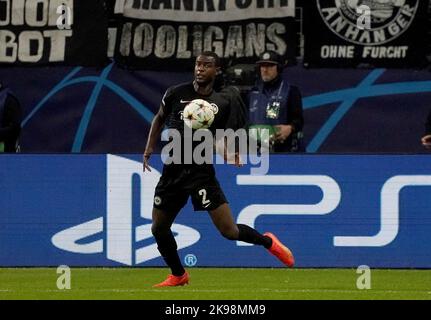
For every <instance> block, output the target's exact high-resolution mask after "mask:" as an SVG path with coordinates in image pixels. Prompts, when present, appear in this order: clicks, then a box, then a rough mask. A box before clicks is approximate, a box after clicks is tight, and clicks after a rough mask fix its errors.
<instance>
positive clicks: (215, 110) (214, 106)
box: [210, 103, 219, 114]
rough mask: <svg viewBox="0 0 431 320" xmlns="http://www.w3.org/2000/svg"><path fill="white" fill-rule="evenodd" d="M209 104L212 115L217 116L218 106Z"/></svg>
mask: <svg viewBox="0 0 431 320" xmlns="http://www.w3.org/2000/svg"><path fill="white" fill-rule="evenodd" d="M210 104H211V107H212V109H213V112H214V114H217V113H218V110H219V109H218V105H216V104H215V103H210Z"/></svg>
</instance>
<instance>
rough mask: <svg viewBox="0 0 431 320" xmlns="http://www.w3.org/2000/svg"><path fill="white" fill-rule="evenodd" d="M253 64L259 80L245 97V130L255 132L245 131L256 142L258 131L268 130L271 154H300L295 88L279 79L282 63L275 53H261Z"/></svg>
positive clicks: (300, 117)
mask: <svg viewBox="0 0 431 320" xmlns="http://www.w3.org/2000/svg"><path fill="white" fill-rule="evenodd" d="M256 64H257V68H258V75H259V77H258V80H257V82H256V86H255V87H254V88H252V89H251V91H250V93H249V97H248V111H249V117H248V121H249V123H248V124H249V129H256V130H250V131H249V132H250V137H253V138H255V139H257V140H258V142H260V139H261V137H260V130H261V129H269V133H270V137H269V139H270V140H269V146H270V151H271V152H300V151H303V148H302V146H301V138H302V128H303V126H304V118H303V110H302V97H301V92H300V90H299V88H298V87H296V86H294V85H291V84H290V83H288V82H287V81H286V79H284V78H283V77H282V73H283V68H284V65H285V64H284V63H283V61H282V57H281V56H280V55H279V54H277V53H276V52H274V51H267V52H264V53H263V54H262V55H261V56H260V59H259V60H258V61H257V62H256ZM253 132H254V134H253ZM256 135H257V136H256Z"/></svg>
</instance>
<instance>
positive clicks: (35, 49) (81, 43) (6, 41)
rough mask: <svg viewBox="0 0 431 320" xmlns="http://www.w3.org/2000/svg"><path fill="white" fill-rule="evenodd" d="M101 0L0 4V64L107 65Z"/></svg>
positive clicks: (3, 0)
mask: <svg viewBox="0 0 431 320" xmlns="http://www.w3.org/2000/svg"><path fill="white" fill-rule="evenodd" d="M107 22H108V17H107V10H106V6H105V1H103V0H91V1H84V0H0V64H2V65H27V66H32V65H38V66H40V65H52V64H56V65H82V66H100V65H103V64H105V63H106V62H107V57H106V52H107V30H108V29H107Z"/></svg>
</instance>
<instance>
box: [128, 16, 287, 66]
mask: <svg viewBox="0 0 431 320" xmlns="http://www.w3.org/2000/svg"><path fill="white" fill-rule="evenodd" d="M286 32H287V30H286V26H285V25H283V24H282V23H278V22H274V23H271V24H269V25H265V24H263V23H259V24H256V23H250V24H247V25H245V26H242V25H231V26H229V28H228V30H226V33H225V32H224V31H223V29H222V28H220V27H217V26H208V27H205V28H204V27H203V26H202V25H194V26H193V27H190V28H189V27H188V26H185V25H180V26H178V27H177V28H176V27H173V26H171V25H161V26H159V27H158V28H155V27H154V26H152V25H151V24H149V23H141V24H139V25H138V26H136V28H134V29H133V25H132V23H125V24H124V25H123V30H122V36H121V42H120V53H121V55H122V56H125V57H127V56H130V55H131V53H132V52H133V54H134V55H135V56H136V57H139V58H145V57H148V56H150V55H151V54H153V53H154V55H155V56H156V57H158V58H177V59H189V58H190V57H191V56H193V57H196V56H197V55H199V53H201V52H202V51H214V52H216V53H217V54H218V55H219V56H220V57H224V58H233V57H236V58H241V57H254V56H259V55H260V54H262V53H263V52H264V51H265V50H274V51H277V52H278V53H279V54H281V55H283V54H285V52H286V49H287V44H286V41H285V39H284V36H285V34H286ZM189 38H191V39H192V41H191V44H189V43H188V39H189Z"/></svg>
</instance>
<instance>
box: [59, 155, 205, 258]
mask: <svg viewBox="0 0 431 320" xmlns="http://www.w3.org/2000/svg"><path fill="white" fill-rule="evenodd" d="M106 178H107V190H106V198H107V212H106V220H105V219H104V218H103V217H99V218H97V219H93V220H91V221H88V222H85V223H82V224H80V225H77V226H74V227H71V228H68V229H66V230H63V231H60V232H58V233H57V234H55V235H54V236H53V237H52V239H51V242H52V243H53V244H54V246H56V247H57V248H59V249H62V250H65V251H69V252H74V253H84V254H90V253H92V254H94V253H102V252H103V250H104V245H105V247H106V250H107V252H106V254H107V258H108V259H110V260H113V261H116V262H119V263H122V264H125V265H129V266H130V265H134V264H140V263H143V262H145V261H148V260H152V259H154V258H157V257H159V256H160V253H159V251H158V250H157V244H156V243H154V244H150V245H147V246H145V247H142V248H138V249H136V250H135V249H134V244H135V243H136V242H139V241H143V240H146V239H150V238H152V237H153V235H152V233H151V223H148V224H144V225H139V226H136V227H135V229H134V225H133V215H132V201H133V180H134V179H135V182H136V183H138V184H140V217H141V218H144V219H147V220H151V213H152V208H153V196H154V189H155V186H156V185H157V182H158V180H159V178H160V173H158V172H157V170H155V169H153V170H152V172H146V173H143V172H142V163H141V162H137V161H133V160H129V159H125V158H122V157H118V156H113V155H107V177H106ZM162 201H163V200H162ZM104 231H105V235H106V237H105V236H104V234H103V232H104ZM172 232H173V233H174V234H176V236H175V240H176V241H177V244H178V249H182V248H186V247H189V246H191V245H193V244H195V243H196V242H197V241H199V239H200V234H199V232H198V231H196V230H194V229H192V228H190V227H188V226H184V225H180V224H173V225H172ZM93 235H99V236H100V239H98V240H95V241H93V242H91V243H84V244H82V243H78V241H82V239H85V238H87V237H89V236H93ZM104 239H105V240H104Z"/></svg>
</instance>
